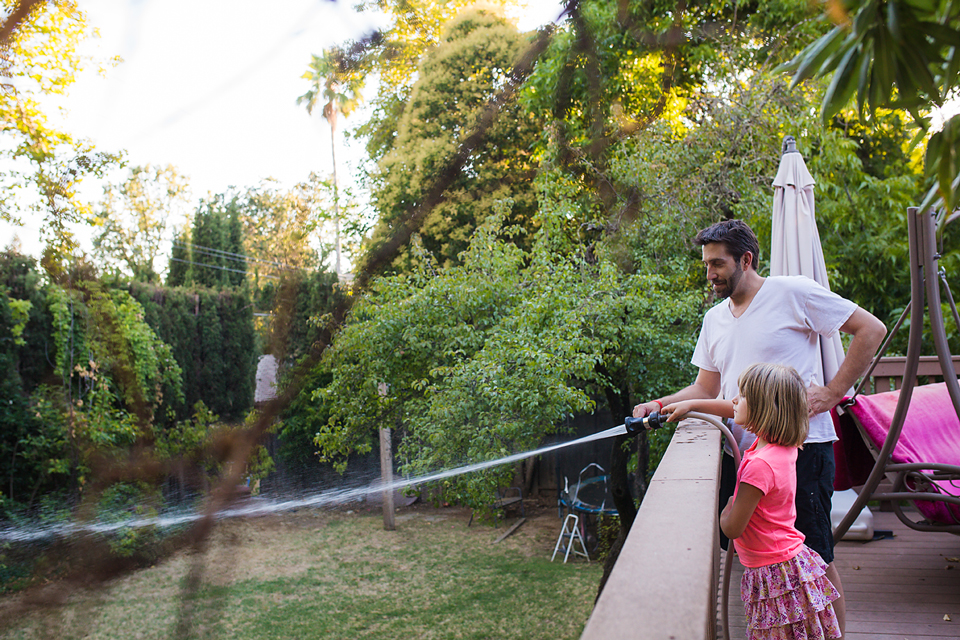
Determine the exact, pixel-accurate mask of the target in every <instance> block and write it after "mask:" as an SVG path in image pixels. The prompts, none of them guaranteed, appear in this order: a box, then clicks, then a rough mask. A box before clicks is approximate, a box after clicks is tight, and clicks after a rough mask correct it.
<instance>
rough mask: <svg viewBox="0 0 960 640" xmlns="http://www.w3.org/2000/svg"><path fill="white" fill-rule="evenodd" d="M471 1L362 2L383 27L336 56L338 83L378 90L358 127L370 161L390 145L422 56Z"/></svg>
mask: <svg viewBox="0 0 960 640" xmlns="http://www.w3.org/2000/svg"><path fill="white" fill-rule="evenodd" d="M473 4H474V3H473V2H471V0H450V1H444V0H403V1H402V2H401V1H399V0H364V1H363V2H360V3H358V9H360V10H361V11H371V10H372V11H378V12H380V13H381V14H383V15H384V16H385V17H386V18H387V21H388V24H387V26H385V27H384V28H382V29H381V30H380V31H379V32H377V33H376V34H374V35H373V36H372V37H371V38H369V39H367V40H365V41H360V42H348V43H345V44H344V45H342V46H341V47H339V51H338V52H337V53H338V55H339V57H338V59H337V68H338V79H339V81H340V84H341V85H349V86H353V87H359V86H362V84H363V83H364V82H365V81H367V79H368V78H371V77H375V78H376V79H377V82H378V84H379V86H380V89H379V91H378V93H377V95H376V96H375V97H374V98H373V100H372V101H371V107H372V108H371V115H370V118H369V119H368V120H367V121H366V122H365V123H364V124H362V125H361V126H360V127H358V129H357V134H358V135H359V136H361V137H363V138H366V140H367V152H368V155H369V157H370V158H371V159H372V160H373V161H375V162H376V161H378V160H379V159H381V158H383V157H384V156H385V155H386V154H387V153H388V152H389V151H390V150H391V149H392V148H393V146H394V141H395V140H396V135H397V132H398V127H397V124H398V121H399V120H400V117H401V114H402V112H403V110H404V106H405V104H406V102H407V100H408V98H409V97H410V93H411V88H412V86H413V84H414V82H415V81H416V79H417V76H418V65H419V63H420V61H421V60H422V58H423V56H424V54H426V53H427V52H429V51H431V50H433V49H434V48H435V47H437V46H438V45H439V44H440V42H441V40H442V34H443V31H444V29H445V28H446V26H447V23H448V22H449V21H450V20H452V19H453V18H454V17H455V16H457V15H458V14H459V13H460V12H461V11H463V10H464V9H466V8H467V7H470V6H471V5H473ZM516 5H517V3H516V2H515V0H494V1H493V2H488V3H485V6H486V7H488V8H491V9H495V8H499V7H503V8H509V7H516Z"/></svg>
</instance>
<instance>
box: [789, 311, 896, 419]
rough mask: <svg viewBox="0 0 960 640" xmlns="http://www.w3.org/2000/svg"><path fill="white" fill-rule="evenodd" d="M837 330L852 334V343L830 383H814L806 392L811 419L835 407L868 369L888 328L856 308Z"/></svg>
mask: <svg viewBox="0 0 960 640" xmlns="http://www.w3.org/2000/svg"><path fill="white" fill-rule="evenodd" d="M840 330H841V331H843V332H844V333H850V334H852V335H853V340H852V341H851V342H850V348H849V349H847V355H846V357H844V359H843V364H841V365H840V370H839V371H837V375H835V376H834V377H833V380H830V381H829V382H828V383H827V386H825V387H819V386H817V385H815V384H813V385H810V387H809V388H808V389H807V402H808V404H809V405H810V415H811V416H814V415H816V414H818V413H823V412H824V411H829V410H830V409H832V408H833V407H835V406H837V403H838V402H840V400H842V399H843V396H844V395H846V393H847V390H848V389H850V387H852V386H853V384H854V383H855V382H856V381H857V378H859V377H860V376H861V375H863V373H864V372H865V371H866V370H867V367H868V366H870V361H871V360H872V359H873V356H874V354H875V353H876V352H877V348H878V347H879V346H880V343H881V342H882V341H883V337H884V336H885V335H887V328H886V327H885V326H884V325H883V323H882V322H880V321H879V320H877V318H876V317H874V315H873V314H872V313H870V312H869V311H865V310H864V309H861V308H859V307H857V310H856V311H854V312H853V313H852V314H851V315H850V317H849V318H847V321H846V322H844V323H843V326H842V327H840Z"/></svg>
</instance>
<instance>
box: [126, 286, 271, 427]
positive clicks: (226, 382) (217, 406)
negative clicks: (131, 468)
mask: <svg viewBox="0 0 960 640" xmlns="http://www.w3.org/2000/svg"><path fill="white" fill-rule="evenodd" d="M130 295H132V296H133V297H134V298H135V299H136V300H137V301H138V302H139V303H140V304H141V305H143V309H144V316H145V317H144V320H146V322H147V324H149V325H150V327H151V328H153V330H154V331H156V332H157V335H158V336H159V337H160V339H161V340H163V341H164V342H166V343H167V344H169V345H170V347H171V348H172V349H173V355H174V357H175V358H176V359H177V363H178V364H179V365H180V367H181V369H182V370H183V402H175V401H173V400H172V399H171V400H169V401H168V400H165V407H166V408H167V409H168V411H166V412H161V414H164V413H165V414H166V415H162V416H158V417H160V418H161V419H163V420H170V419H177V420H182V419H185V418H187V417H188V415H189V413H190V408H191V407H193V405H194V404H196V402H197V401H198V400H202V401H203V403H204V404H205V405H206V406H207V407H208V408H209V409H210V410H211V411H212V412H213V413H216V414H217V415H219V416H220V417H221V418H223V419H224V420H238V419H241V418H242V417H243V415H244V413H246V412H247V411H249V409H250V408H251V407H252V406H253V392H254V385H255V377H256V372H257V355H258V349H257V344H256V342H257V341H256V337H255V333H254V327H253V307H252V305H251V302H250V297H249V295H248V294H247V293H246V291H245V290H243V289H220V290H214V289H207V288H203V287H196V288H193V289H186V288H183V287H172V288H169V287H159V286H155V285H150V284H144V283H139V282H134V283H131V284H130Z"/></svg>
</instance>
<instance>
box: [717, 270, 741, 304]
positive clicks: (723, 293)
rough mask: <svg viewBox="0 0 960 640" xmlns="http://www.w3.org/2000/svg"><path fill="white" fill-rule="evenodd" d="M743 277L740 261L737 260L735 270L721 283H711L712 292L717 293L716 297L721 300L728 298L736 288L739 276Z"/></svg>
mask: <svg viewBox="0 0 960 640" xmlns="http://www.w3.org/2000/svg"><path fill="white" fill-rule="evenodd" d="M742 277H743V267H741V266H740V263H739V262H737V268H736V270H735V271H734V272H733V273H732V274H731V275H730V277H729V278H727V279H726V280H725V281H724V284H722V285H719V286H718V285H716V284H714V285H713V292H714V293H715V294H716V295H717V297H718V298H720V299H721V300H723V299H724V298H729V297H730V296H731V295H733V292H734V291H736V290H737V285H738V284H740V278H742Z"/></svg>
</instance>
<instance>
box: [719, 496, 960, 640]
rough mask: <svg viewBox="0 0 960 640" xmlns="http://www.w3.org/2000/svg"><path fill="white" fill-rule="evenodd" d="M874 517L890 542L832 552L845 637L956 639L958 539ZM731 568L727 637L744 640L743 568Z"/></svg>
mask: <svg viewBox="0 0 960 640" xmlns="http://www.w3.org/2000/svg"><path fill="white" fill-rule="evenodd" d="M873 515H874V528H875V529H877V530H884V529H886V530H892V531H893V532H894V535H895V537H894V538H892V539H885V540H876V541H873V542H867V543H863V542H842V543H840V544H839V545H838V546H837V550H836V562H837V569H838V570H839V571H840V577H841V579H842V580H843V587H844V592H845V594H846V599H847V633H846V636H845V637H846V638H847V639H849V640H867V639H870V640H925V639H927V638H953V639H954V640H957V639H960V536H955V535H950V534H946V533H922V532H919V531H914V530H912V529H909V528H907V527H905V526H904V525H903V524H901V523H900V521H899V520H897V517H896V516H895V515H894V514H892V513H885V512H874V514H873ZM721 564H722V561H721ZM733 564H734V571H733V575H732V576H731V578H732V585H733V586H732V587H731V590H730V601H731V606H730V638H731V640H740V639H742V638H744V637H745V630H744V620H743V606H742V605H741V603H740V589H739V585H740V575H741V574H742V572H743V567H742V566H741V565H740V563H739V562H738V561H736V560H734V563H733ZM945 616H948V617H949V618H950V620H949V621H948V620H946V619H945ZM718 627H719V624H718ZM718 633H719V629H718Z"/></svg>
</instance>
